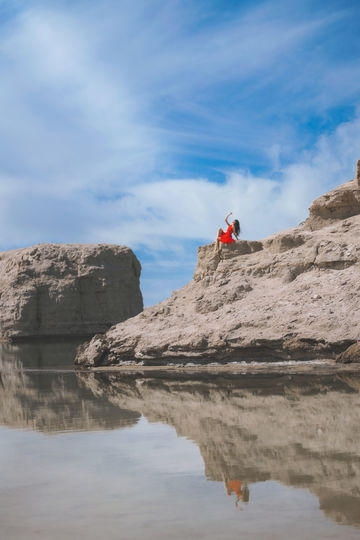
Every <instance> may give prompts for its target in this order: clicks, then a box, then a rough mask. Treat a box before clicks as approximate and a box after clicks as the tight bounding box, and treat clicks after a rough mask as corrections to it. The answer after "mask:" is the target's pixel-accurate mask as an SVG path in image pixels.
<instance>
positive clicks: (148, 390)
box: [0, 349, 360, 526]
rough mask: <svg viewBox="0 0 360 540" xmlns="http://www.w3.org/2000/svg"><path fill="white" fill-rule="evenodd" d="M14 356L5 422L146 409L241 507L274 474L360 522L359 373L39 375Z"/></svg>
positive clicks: (73, 425)
mask: <svg viewBox="0 0 360 540" xmlns="http://www.w3.org/2000/svg"><path fill="white" fill-rule="evenodd" d="M19 350H20V349H19ZM19 350H18V353H19ZM10 352H11V351H7V353H5V354H3V356H2V359H1V364H0V375H1V377H0V423H1V424H2V425H6V426H10V427H16V428H28V429H34V430H39V431H43V432H47V433H51V432H52V433H54V432H56V433H58V432H59V431H68V430H75V431H81V430H94V429H114V428H117V429H119V428H123V427H129V426H131V425H134V424H136V423H137V422H138V420H139V418H140V417H141V416H142V415H143V416H144V417H145V418H146V419H147V420H148V421H149V422H160V423H162V424H167V425H169V426H172V427H173V428H175V430H176V432H177V434H178V436H182V437H186V438H188V439H191V440H192V441H194V442H195V443H196V445H197V446H198V448H199V449H200V452H201V456H202V459H203V461H204V466H205V475H206V477H207V479H209V480H212V481H216V482H221V483H222V484H223V485H224V490H225V492H226V493H227V495H228V497H229V500H232V501H233V504H234V505H235V506H236V507H238V508H239V509H243V508H244V507H246V505H248V504H250V505H251V504H252V496H251V493H252V485H254V484H255V483H257V482H260V481H265V480H275V481H278V482H281V483H282V484H284V485H288V486H292V487H301V488H307V489H308V490H310V492H311V493H313V494H314V495H316V497H317V498H318V500H319V504H320V508H321V509H322V510H323V512H324V513H325V515H327V516H328V517H330V518H331V519H332V520H334V521H337V522H338V523H343V524H351V525H356V526H360V449H359V440H360V408H359V403H360V399H359V389H360V379H359V378H354V377H349V376H347V377H345V376H343V377H339V376H327V377H321V378H315V377H313V376H311V377H309V376H306V375H303V376H296V377H294V376H293V377H291V378H289V377H288V376H271V377H266V376H264V375H259V376H256V375H249V376H241V375H240V376H236V377H235V376H231V375H227V376H225V375H224V376H221V377H219V376H210V375H205V374H197V375H195V374H194V375H191V376H188V375H184V374H182V375H175V374H174V373H158V374H157V375H155V374H153V375H151V376H149V375H148V374H146V373H137V374H136V375H135V374H124V373H122V374H118V373H115V372H93V373H92V372H79V373H75V372H73V371H69V372H63V373H58V372H49V371H46V372H40V371H36V372H35V371H24V369H23V364H22V362H21V361H20V357H19V354H18V356H14V355H13V354H10Z"/></svg>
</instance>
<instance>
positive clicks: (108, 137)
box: [0, 0, 360, 304]
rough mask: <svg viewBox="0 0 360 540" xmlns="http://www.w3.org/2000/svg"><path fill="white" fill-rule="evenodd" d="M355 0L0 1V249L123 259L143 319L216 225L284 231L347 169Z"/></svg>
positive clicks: (354, 155) (180, 280)
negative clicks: (124, 249) (107, 246)
mask: <svg viewBox="0 0 360 540" xmlns="http://www.w3.org/2000/svg"><path fill="white" fill-rule="evenodd" d="M359 19H360V4H359V2H357V1H339V0H327V1H322V0H318V1H316V0H315V1H314V0H312V1H311V2H310V1H306V0H302V1H298V0H293V1H291V2H290V1H287V2H285V1H278V0H272V1H268V2H259V1H254V0H252V1H224V0H197V1H196V2H194V1H191V2H190V1H187V0H183V1H172V0H166V1H163V0H136V1H134V0H132V1H130V0H129V1H128V0H117V1H115V0H103V1H102V2H98V1H95V0H94V1H93V0H71V1H65V0H62V1H61V0H51V1H46V0H44V1H42V0H38V1H32V0H24V1H21V0H19V1H17V0H11V1H6V0H0V209H1V211H0V225H1V226H0V248H1V249H10V248H16V247H24V246H28V245H31V244H35V243H38V242H109V243H118V244H126V245H128V246H130V247H132V248H133V249H134V251H135V252H136V254H137V256H138V257H139V259H140V261H141V263H142V266H143V274H142V289H143V293H144V299H145V303H146V304H152V303H155V302H157V301H159V300H162V299H164V298H165V297H166V296H168V295H169V294H171V291H172V290H173V289H176V288H178V287H179V286H181V285H183V284H185V283H186V282H187V281H188V280H189V279H190V278H191V276H192V273H193V270H194V266H195V262H196V248H197V246H198V245H201V244H204V243H208V242H210V241H212V240H213V238H214V237H215V235H216V231H217V229H218V227H219V226H221V225H223V224H224V216H225V214H226V213H227V212H228V211H233V214H234V216H235V217H238V218H239V220H240V222H241V225H242V230H243V233H242V237H243V238H251V239H253V238H261V237H264V236H266V235H268V234H271V233H273V232H275V231H277V230H280V229H284V228H287V227H291V226H294V225H296V224H297V223H298V222H300V221H302V220H303V219H304V218H305V217H306V215H307V208H308V206H309V204H310V202H311V201H312V200H313V199H314V198H315V197H316V196H318V195H320V194H321V193H323V192H325V191H327V190H328V189H331V188H332V187H334V186H336V185H337V184H339V183H340V182H342V181H346V180H348V179H350V178H352V176H353V174H354V169H355V162H356V160H357V159H359V158H360V108H359V96H360V43H359V41H360V40H359V38H358V21H359Z"/></svg>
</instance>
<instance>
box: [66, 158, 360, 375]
mask: <svg viewBox="0 0 360 540" xmlns="http://www.w3.org/2000/svg"><path fill="white" fill-rule="evenodd" d="M359 238H360V167H359V166H358V170H357V174H356V177H355V179H353V180H350V181H349V182H347V183H345V184H343V185H341V186H339V187H338V188H336V189H334V190H332V191H330V192H329V193H327V194H326V195H323V196H322V197H319V198H318V199H317V200H315V201H314V202H313V203H312V205H311V207H310V215H309V218H308V219H307V220H306V222H305V223H303V224H300V225H299V226H297V227H295V228H293V229H289V230H287V231H282V232H280V233H277V234H274V235H272V236H269V237H268V238H266V239H264V240H262V241H256V242H254V241H253V242H251V241H246V240H241V241H238V242H236V243H234V244H230V245H223V246H222V250H221V252H220V253H215V252H214V244H209V245H206V246H202V247H200V248H199V249H198V264H197V267H196V269H195V274H194V279H193V280H192V281H191V282H190V283H188V284H187V285H186V286H185V287H183V288H182V289H180V290H179V291H176V292H174V293H173V295H172V296H171V298H169V299H168V300H166V301H165V302H162V303H161V304H158V305H156V306H154V307H151V308H148V309H145V310H144V312H143V313H141V314H140V315H138V316H137V317H136V318H134V319H131V320H129V321H126V322H125V323H122V324H120V325H117V326H115V327H114V328H112V329H111V330H110V331H109V332H107V333H106V334H105V335H104V336H96V337H94V339H93V340H92V341H91V342H90V343H89V344H88V345H87V346H83V347H82V348H81V349H80V350H79V352H78V355H77V359H76V362H77V363H78V364H82V365H86V366H96V365H111V364H115V365H116V364H121V363H122V362H123V361H129V360H131V361H136V362H143V363H144V364H161V363H166V362H169V361H173V362H174V361H176V362H183V361H187V362H189V361H191V362H199V363H206V362H212V361H214V360H216V361H218V362H229V361H239V360H245V361H247V360H267V361H272V360H279V359H280V360H281V359H295V360H305V359H312V358H329V357H332V356H333V355H334V354H335V353H339V352H342V351H343V350H344V349H346V347H348V346H349V345H350V344H351V343H353V342H354V340H356V338H357V336H358V335H360V310H359V293H360V244H359Z"/></svg>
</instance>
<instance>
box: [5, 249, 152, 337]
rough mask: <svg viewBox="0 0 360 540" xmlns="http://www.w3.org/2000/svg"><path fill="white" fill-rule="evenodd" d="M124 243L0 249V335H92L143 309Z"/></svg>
mask: <svg viewBox="0 0 360 540" xmlns="http://www.w3.org/2000/svg"><path fill="white" fill-rule="evenodd" d="M140 271H141V267H140V263H139V261H138V260H137V258H136V256H135V255H134V253H133V252H132V251H131V250H130V249H129V248H127V247H125V246H117V245H108V244H38V245H36V246H33V247H29V248H24V249H18V250H13V251H5V252H3V253H0V306H1V310H0V337H5V338H26V337H43V336H74V335H93V334H95V333H96V332H104V331H106V330H107V329H108V328H109V327H110V326H111V325H113V324H115V323H118V322H120V321H124V320H125V319H128V318H129V317H132V316H134V315H137V314H138V313H139V312H140V311H141V310H142V308H143V302H142V295H141V291H140V287H139V277H140Z"/></svg>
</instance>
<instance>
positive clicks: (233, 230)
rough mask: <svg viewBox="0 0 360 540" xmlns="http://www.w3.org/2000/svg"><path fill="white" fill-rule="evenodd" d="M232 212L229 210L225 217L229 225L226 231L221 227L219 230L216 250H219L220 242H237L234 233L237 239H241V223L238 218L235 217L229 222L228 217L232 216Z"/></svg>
mask: <svg viewBox="0 0 360 540" xmlns="http://www.w3.org/2000/svg"><path fill="white" fill-rule="evenodd" d="M231 214H232V212H229V213H228V215H227V216H226V218H225V222H226V225H227V226H228V228H227V230H226V232H224V231H223V230H222V229H221V228H220V229H219V230H218V235H217V238H216V240H215V251H218V250H219V246H220V242H222V243H223V244H232V243H233V242H235V240H234V239H233V237H232V235H234V236H235V238H236V240H238V239H239V234H240V223H239V221H238V220H237V219H234V220H233V222H232V223H231V225H230V223H229V222H228V217H229V216H231Z"/></svg>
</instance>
